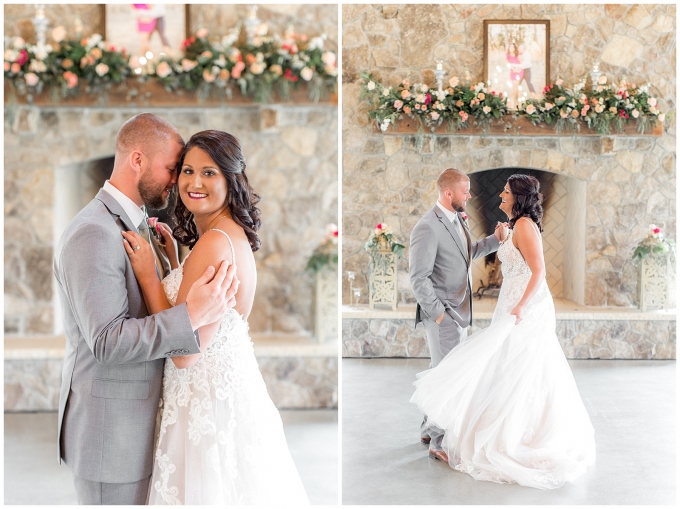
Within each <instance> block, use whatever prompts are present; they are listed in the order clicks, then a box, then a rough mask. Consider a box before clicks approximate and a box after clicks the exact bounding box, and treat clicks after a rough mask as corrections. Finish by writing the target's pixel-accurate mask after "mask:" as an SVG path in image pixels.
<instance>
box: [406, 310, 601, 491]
mask: <svg viewBox="0 0 680 509" xmlns="http://www.w3.org/2000/svg"><path fill="white" fill-rule="evenodd" d="M548 298H549V297H548ZM499 300H500V299H499ZM508 307H509V306H508ZM506 312H507V311H506ZM415 385H416V387H417V389H416V391H415V393H414V395H413V397H412V398H411V402H412V403H415V404H416V405H418V407H419V408H420V410H421V411H422V412H423V413H424V414H425V415H427V418H428V423H430V424H432V425H434V426H436V427H438V428H441V429H443V430H444V431H445V434H444V439H443V442H442V447H443V449H444V450H445V451H446V452H447V454H448V457H449V465H450V466H451V467H452V468H454V469H455V470H458V471H460V472H466V473H468V474H470V475H471V476H472V477H474V478H475V479H478V480H485V481H494V482H498V483H511V482H516V483H518V484H520V485H522V486H530V487H534V488H540V489H553V488H558V487H560V486H562V485H563V484H564V483H565V482H569V481H573V480H574V479H576V478H577V477H578V476H580V475H582V474H583V473H584V472H585V471H586V469H587V468H588V466H589V465H591V464H592V463H593V462H594V461H595V440H594V430H593V426H592V424H591V422H590V418H589V417H588V413H587V412H586V409H585V407H584V406H583V402H582V401H581V397H580V395H579V393H578V389H577V387H576V383H575V381H574V377H573V375H572V373H571V370H570V368H569V365H568V363H567V360H566V358H565V356H564V353H563V352H562V349H561V347H560V345H559V342H558V340H557V337H556V335H555V314H554V307H553V306H552V300H551V299H550V302H549V306H538V308H534V310H533V312H532V313H530V314H529V315H527V316H526V317H525V318H524V319H523V320H522V321H521V322H520V323H519V324H517V325H515V317H514V316H513V315H506V316H499V317H497V318H495V319H494V320H493V321H492V324H491V325H490V326H489V327H488V328H486V329H483V330H481V331H479V332H478V333H476V334H474V335H472V336H470V337H469V338H468V339H467V340H466V341H464V342H463V343H461V344H460V345H458V346H457V347H456V348H454V349H453V350H452V351H451V352H450V353H449V354H448V355H447V356H446V357H445V358H444V359H443V360H442V361H441V363H440V364H439V365H438V366H437V367H436V368H433V369H430V370H428V371H424V372H422V373H419V374H418V380H417V381H416V382H415Z"/></svg>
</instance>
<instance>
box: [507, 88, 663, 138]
mask: <svg viewBox="0 0 680 509" xmlns="http://www.w3.org/2000/svg"><path fill="white" fill-rule="evenodd" d="M584 88H585V83H584V82H581V83H579V84H577V85H575V86H574V87H573V88H566V87H565V86H564V80H561V79H559V80H557V81H555V83H553V84H551V85H548V86H546V87H545V88H544V89H543V99H540V100H539V99H528V100H526V101H522V102H520V104H519V105H518V107H517V115H518V116H525V117H527V118H529V119H530V120H531V123H532V124H533V125H537V124H539V123H540V122H543V123H545V124H548V125H551V124H555V130H556V131H557V132H560V131H562V130H563V129H565V128H569V129H570V130H571V131H572V132H575V131H580V129H581V125H582V124H583V123H584V122H585V124H586V125H587V126H588V128H589V129H593V130H595V131H597V133H598V134H609V133H610V132H611V128H612V126H613V127H614V128H615V129H616V130H617V131H619V132H623V130H624V128H625V126H626V124H628V123H629V122H630V121H631V118H632V119H633V120H634V121H636V122H637V126H638V131H639V132H640V133H641V134H642V133H644V132H645V131H651V130H652V128H653V127H652V124H656V122H657V121H658V122H661V123H663V121H664V120H665V117H666V115H665V114H664V113H661V112H660V111H659V109H658V108H657V99H656V98H655V97H651V96H650V95H649V92H648V87H647V86H642V87H638V86H637V85H636V84H635V83H629V82H627V81H625V80H624V81H621V82H620V83H619V84H618V85H614V84H609V85H608V84H607V77H606V76H600V78H599V80H598V83H597V87H596V88H595V90H584Z"/></svg>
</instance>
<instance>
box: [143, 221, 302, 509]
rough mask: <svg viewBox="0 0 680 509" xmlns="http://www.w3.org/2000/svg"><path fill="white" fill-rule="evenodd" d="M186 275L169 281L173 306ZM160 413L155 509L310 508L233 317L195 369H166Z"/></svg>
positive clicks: (175, 274) (243, 327) (241, 325)
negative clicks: (221, 507) (168, 508)
mask: <svg viewBox="0 0 680 509" xmlns="http://www.w3.org/2000/svg"><path fill="white" fill-rule="evenodd" d="M218 231H219V230H218ZM223 233H224V232H223ZM225 235H226V234H225ZM227 238H228V236H227ZM229 241H230V243H231V239H229ZM233 259H235V258H233V247H232V260H233ZM183 267H184V266H183V264H182V265H180V267H178V268H177V269H174V270H173V271H171V272H170V274H169V275H168V276H167V277H166V278H165V279H164V280H163V288H164V290H165V293H166V295H167V297H168V302H169V303H170V304H171V305H173V306H174V305H175V303H176V300H177V294H178V293H179V288H180V285H181V283H182V277H183V274H184V268H183ZM161 406H162V413H161V422H160V431H159V436H158V440H157V445H156V453H155V464H154V469H153V476H152V482H151V493H150V496H149V503H150V504H229V505H232V504H237V505H243V504H276V505H282V504H290V505H307V504H308V503H309V502H308V500H307V496H306V494H305V491H304V488H303V486H302V482H301V481H300V477H299V475H298V473H297V469H296V467H295V465H294V463H293V461H292V458H291V456H290V453H289V451H288V447H287V444H286V440H285V436H284V434H283V427H282V424H281V418H280V416H279V413H278V411H277V410H276V408H275V407H274V404H273V403H272V401H271V399H270V398H269V395H268V394H267V389H266V387H265V385H264V382H263V380H262V376H261V374H260V371H259V368H258V366H257V361H256V359H255V353H254V350H253V343H252V341H251V340H250V336H249V335H248V323H247V322H246V321H245V320H243V318H242V317H241V315H239V314H238V312H236V311H235V310H234V309H230V310H229V311H228V312H227V313H226V314H225V316H224V318H223V319H222V321H221V323H220V325H219V328H218V330H217V332H216V333H215V335H214V337H213V340H212V342H211V344H210V346H209V347H208V348H207V349H206V350H205V351H204V352H203V354H202V355H201V357H200V358H199V360H198V362H197V363H196V364H194V365H193V366H191V367H189V368H186V369H178V368H177V367H176V366H175V364H174V363H173V362H172V360H171V359H167V360H166V361H165V369H164V373H163V396H162V400H161Z"/></svg>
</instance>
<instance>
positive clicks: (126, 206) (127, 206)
mask: <svg viewBox="0 0 680 509" xmlns="http://www.w3.org/2000/svg"><path fill="white" fill-rule="evenodd" d="M103 189H104V191H106V192H107V193H109V194H110V195H111V196H112V197H113V199H114V200H116V201H117V202H118V203H119V204H120V206H121V207H123V210H124V211H125V213H126V214H127V216H128V217H129V218H130V221H132V223H133V224H134V225H135V226H136V227H137V229H138V230H139V225H140V224H142V221H144V217H145V215H146V213H145V211H144V207H138V206H137V204H136V203H135V202H133V201H132V200H131V199H130V198H128V197H127V196H126V195H125V194H123V192H122V191H120V190H119V189H117V188H116V187H115V186H114V185H113V184H112V183H111V182H109V181H108V180H107V181H106V182H104V187H103Z"/></svg>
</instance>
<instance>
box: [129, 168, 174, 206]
mask: <svg viewBox="0 0 680 509" xmlns="http://www.w3.org/2000/svg"><path fill="white" fill-rule="evenodd" d="M137 190H138V191H139V196H140V197H141V198H142V201H143V202H144V205H146V208H149V209H153V210H163V209H164V208H165V207H167V206H168V201H169V198H170V195H169V194H168V197H167V198H163V192H164V191H165V186H164V185H163V184H157V183H156V182H154V181H153V175H152V173H151V165H149V167H148V168H147V169H146V170H144V172H143V173H142V176H141V178H140V179H139V183H138V184H137Z"/></svg>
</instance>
